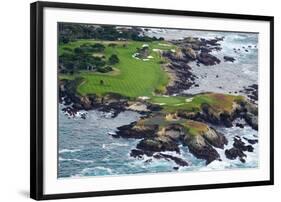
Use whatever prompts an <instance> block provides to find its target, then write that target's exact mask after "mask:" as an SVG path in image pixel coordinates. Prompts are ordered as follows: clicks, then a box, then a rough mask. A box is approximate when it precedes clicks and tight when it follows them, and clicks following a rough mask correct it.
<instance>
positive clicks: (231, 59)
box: [223, 56, 235, 62]
mask: <svg viewBox="0 0 281 202" xmlns="http://www.w3.org/2000/svg"><path fill="white" fill-rule="evenodd" d="M223 59H224V61H225V62H234V61H235V58H234V57H231V56H223Z"/></svg>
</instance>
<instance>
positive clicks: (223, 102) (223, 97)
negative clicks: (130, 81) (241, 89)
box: [150, 93, 244, 112]
mask: <svg viewBox="0 0 281 202" xmlns="http://www.w3.org/2000/svg"><path fill="white" fill-rule="evenodd" d="M243 99H244V98H243V97H242V96H235V95H228V94H218V93H204V94H198V95H195V96H192V97H190V98H188V97H183V96H169V97H167V96H153V97H152V98H151V100H150V101H151V102H152V103H154V104H158V105H161V106H162V107H163V108H164V110H165V111H167V112H175V111H180V110H183V111H186V112H197V111H200V110H201V106H202V104H207V105H209V106H211V107H212V109H213V110H214V111H215V112H223V111H226V112H229V111H231V110H232V108H233V103H234V102H240V101H242V100H243Z"/></svg>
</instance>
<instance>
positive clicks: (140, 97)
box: [138, 96, 150, 100]
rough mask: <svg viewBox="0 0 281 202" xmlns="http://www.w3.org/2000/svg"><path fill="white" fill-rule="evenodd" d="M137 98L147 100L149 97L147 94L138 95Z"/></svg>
mask: <svg viewBox="0 0 281 202" xmlns="http://www.w3.org/2000/svg"><path fill="white" fill-rule="evenodd" d="M138 98H139V99H141V100H149V99H150V97H148V96H139V97H138Z"/></svg>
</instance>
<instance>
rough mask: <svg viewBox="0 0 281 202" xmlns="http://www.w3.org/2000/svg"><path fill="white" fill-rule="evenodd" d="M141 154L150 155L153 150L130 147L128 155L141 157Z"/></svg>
mask: <svg viewBox="0 0 281 202" xmlns="http://www.w3.org/2000/svg"><path fill="white" fill-rule="evenodd" d="M143 155H147V156H152V155H153V152H150V151H144V150H139V149H132V150H131V153H130V156H131V157H134V158H143Z"/></svg>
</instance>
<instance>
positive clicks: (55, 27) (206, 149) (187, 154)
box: [31, 2, 274, 200]
mask: <svg viewBox="0 0 281 202" xmlns="http://www.w3.org/2000/svg"><path fill="white" fill-rule="evenodd" d="M273 26H274V25H273V17H270V16H256V15H239V14H225V13H224V14H223V13H211V12H210V13H208V12H194V11H178V10H163V9H148V8H133V7H116V6H101V5H86V4H71V3H55V2H35V3H32V4H31V197H32V198H34V199H37V200H41V199H58V198H72V197H88V196H103V195H117V194H136V193H151V192H167V191H184V190H196V189H213V188H225V187H242V186H257V185H272V184H273V55H274V54H273V45H274V42H273V33H274V31H273Z"/></svg>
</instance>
